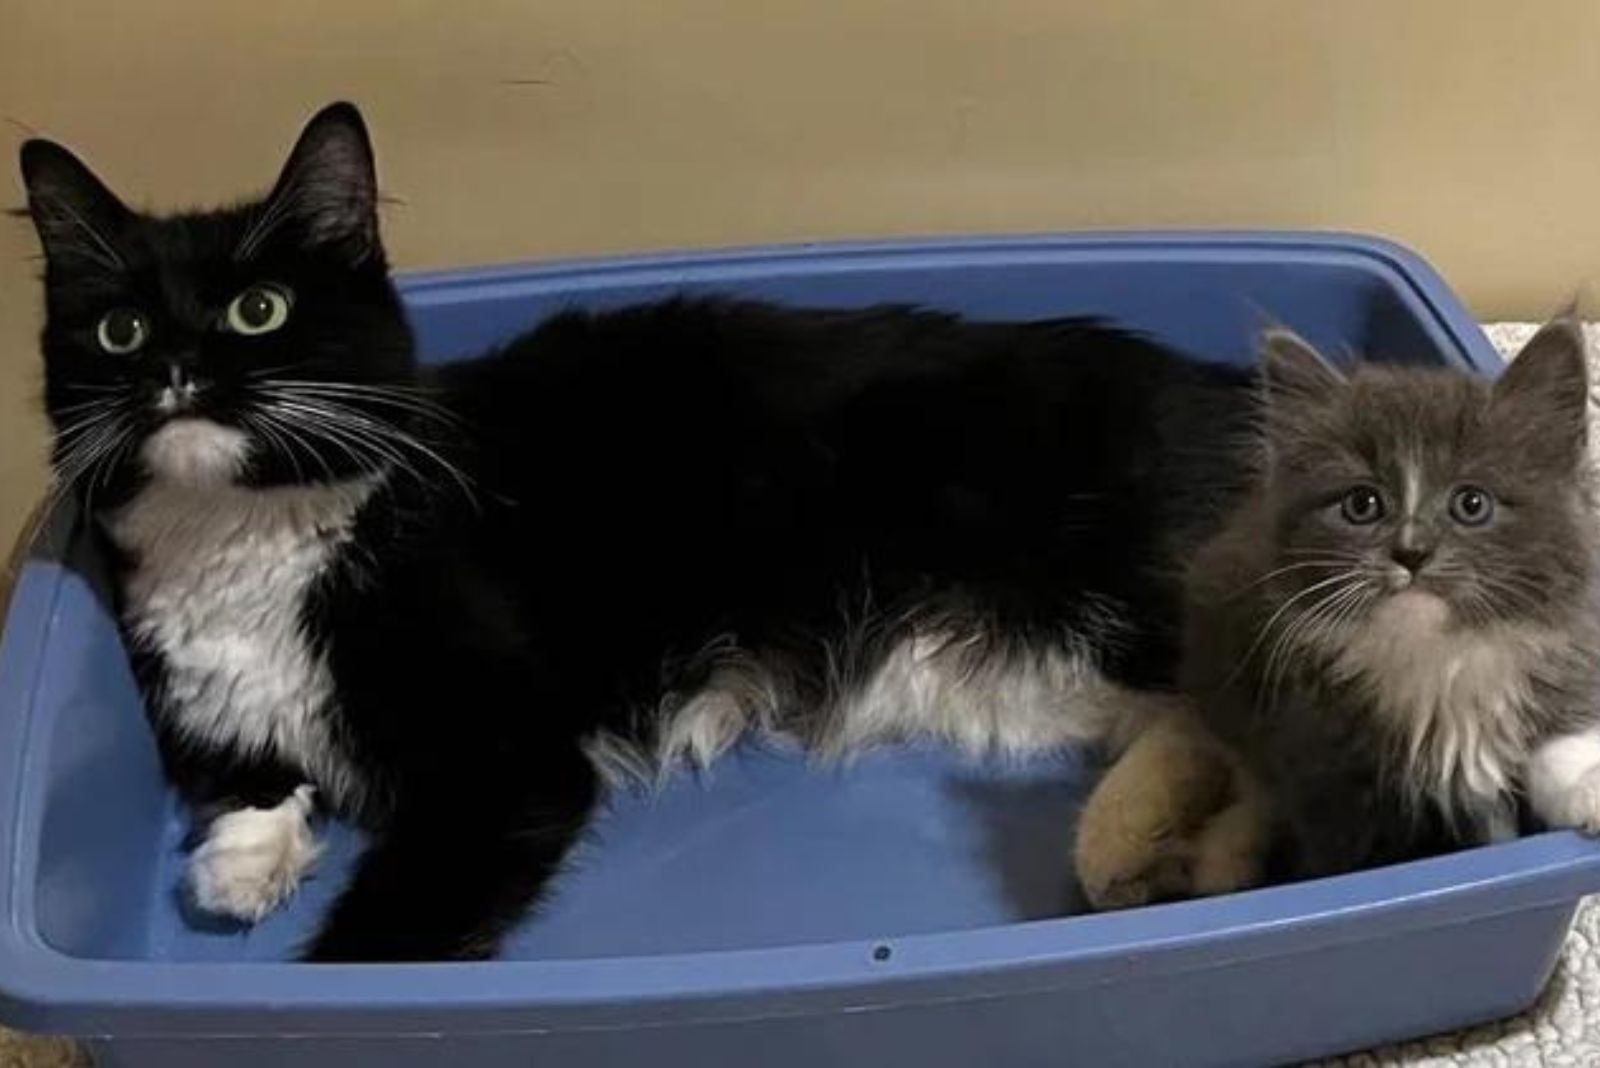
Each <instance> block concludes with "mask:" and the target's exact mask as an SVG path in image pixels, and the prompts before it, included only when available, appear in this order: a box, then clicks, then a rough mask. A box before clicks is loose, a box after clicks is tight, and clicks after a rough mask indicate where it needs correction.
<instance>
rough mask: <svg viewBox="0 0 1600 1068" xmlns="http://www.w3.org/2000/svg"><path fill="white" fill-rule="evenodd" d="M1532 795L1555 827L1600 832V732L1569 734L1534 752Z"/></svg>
mask: <svg viewBox="0 0 1600 1068" xmlns="http://www.w3.org/2000/svg"><path fill="white" fill-rule="evenodd" d="M1528 771H1529V774H1528V799H1529V800H1530V801H1531V802H1532V803H1533V809H1534V811H1535V812H1537V813H1538V815H1539V818H1540V819H1542V820H1544V822H1545V823H1547V824H1549V825H1550V826H1551V827H1567V828H1571V829H1573V830H1578V831H1582V832H1583V833H1585V834H1600V733H1590V732H1585V733H1582V734H1572V735H1567V736H1565V737H1562V738H1557V739H1555V740H1553V741H1551V742H1548V743H1546V744H1545V745H1543V746H1542V747H1540V749H1539V750H1538V751H1537V752H1535V753H1534V756H1533V761H1532V764H1531V765H1530V767H1529V769H1528Z"/></svg>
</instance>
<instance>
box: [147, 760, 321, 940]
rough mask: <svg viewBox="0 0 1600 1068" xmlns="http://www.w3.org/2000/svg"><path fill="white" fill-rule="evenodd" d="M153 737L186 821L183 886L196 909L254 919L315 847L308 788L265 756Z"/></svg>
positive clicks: (294, 885) (296, 877)
mask: <svg viewBox="0 0 1600 1068" xmlns="http://www.w3.org/2000/svg"><path fill="white" fill-rule="evenodd" d="M161 741H162V756H163V759H164V762H165V764H166V767H167V774H168V777H169V778H170V779H171V780H172V782H173V784H174V785H175V786H176V787H177V789H178V793H179V795H180V796H181V797H182V798H183V799H184V802H185V803H186V804H187V805H188V807H189V809H190V812H191V813H192V816H193V820H194V826H193V829H192V831H191V833H190V836H189V844H190V847H191V849H190V853H189V860H188V866H187V868H186V870H185V873H184V884H185V885H184V891H185V892H186V893H187V894H188V896H189V897H190V899H191V900H192V901H193V902H194V904H195V905H196V906H197V907H198V908H199V909H201V910H202V911H204V912H208V913H211V914H213V915H218V916H226V917H230V918H232V919H235V920H239V921H241V922H243V923H251V924H254V923H260V922H261V921H262V920H263V919H265V918H266V917H267V915H268V914H270V913H271V912H273V911H274V910H275V909H277V908H278V906H279V905H281V904H283V902H284V901H286V900H288V898H289V897H290V896H291V895H293V894H294V892H295V890H296V889H298V888H299V886H300V883H301V881H302V880H303V879H304V878H305V877H306V875H307V873H308V872H310V870H311V869H312V867H313V866H314V865H315V864H316V861H317V858H318V857H319V856H320V855H321V853H322V845H321V843H319V842H318V841H317V838H316V835H315V833H314V831H313V829H312V826H311V819H312V816H313V814H314V812H315V807H316V789H315V787H313V786H312V785H311V784H309V783H307V782H305V781H304V780H305V776H303V775H301V774H300V773H299V772H297V771H295V770H294V769H292V768H289V767H287V766H284V765H282V764H279V763H278V762H276V761H273V760H263V759H239V758H237V757H229V756H226V755H224V754H221V753H219V752H216V751H214V750H205V751H198V750H196V749H195V748H194V747H192V746H191V745H189V744H186V742H185V740H184V739H183V738H181V737H177V736H174V735H173V734H171V733H170V732H162V738H161Z"/></svg>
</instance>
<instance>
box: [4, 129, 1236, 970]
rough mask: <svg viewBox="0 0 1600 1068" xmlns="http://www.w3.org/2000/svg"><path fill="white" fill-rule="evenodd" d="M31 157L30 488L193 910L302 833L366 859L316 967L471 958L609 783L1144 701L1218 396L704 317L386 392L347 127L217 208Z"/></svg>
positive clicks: (398, 331)
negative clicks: (135, 683)
mask: <svg viewBox="0 0 1600 1068" xmlns="http://www.w3.org/2000/svg"><path fill="white" fill-rule="evenodd" d="M22 170H23V174H24V177H25V181H26V185H27V189H28V196H29V209H30V212H31V215H32V217H33V220H34V222H35V223H36V226H37V229H38V232H39V236H40V238H41V241H42V244H43V247H44V250H45V277H44V282H45V295H46V304H47V322H46V325H45V328H44V332H43V342H42V343H43V351H44V361H45V382H46V389H45V398H46V405H47V408H48V412H49V416H50V419H51V422H52V425H53V428H54V434H55V439H54V453H53V459H54V466H55V470H56V473H57V480H58V487H59V490H60V492H63V493H67V494H70V495H72V496H73V497H74V498H75V499H76V500H77V501H78V502H79V503H80V505H81V506H82V507H83V508H84V509H86V510H87V511H88V512H89V513H90V514H91V515H92V518H93V521H94V524H95V527H96V530H97V531H99V532H100V533H101V534H102V535H103V536H104V539H105V542H106V544H107V545H108V547H109V550H110V551H111V553H112V555H113V557H114V559H115V561H116V564H117V571H116V574H117V589H116V595H117V603H118V610H119V612H120V618H121V624H122V626H123V629H124V634H125V640H126V644H127V647H128V649H129V652H130V655H131V657H132V660H133V663H134V666H135V671H136V675H137V678H138V680H139V683H140V686H141V688H142V691H143V693H144V695H145V698H146V702H147V706H148V710H149V714H150V718H151V722H152V724H153V726H154V729H155V731H156V733H157V735H158V739H159V744H160V748H161V752H162V755H163V758H164V762H165V766H166V768H167V770H168V773H169V774H170V776H171V778H172V781H173V782H174V783H175V784H176V787H177V789H178V790H179V791H180V792H181V794H182V796H183V797H184V798H185V799H186V801H187V802H188V803H189V805H190V807H191V810H192V811H193V812H194V814H195V819H196V836H195V837H196V841H197V843H198V844H197V846H196V848H195V849H194V852H193V854H192V857H191V860H190V865H189V870H188V880H187V881H188V891H189V892H190V893H191V894H192V895H193V897H194V899H195V901H196V903H197V904H198V905H200V906H201V907H202V908H204V909H207V910H210V911H212V912H216V913H221V914H225V915H229V916H233V917H236V918H238V919H241V920H244V921H255V920H259V919H260V918H261V917H263V916H265V915H266V914H267V913H268V912H270V911H271V910H272V909H273V908H275V907H276V906H277V905H278V904H280V903H281V902H282V901H283V900H284V899H285V898H286V897H287V896H288V895H290V894H291V893H293V892H294V890H295V888H296V886H297V884H298V883H299V881H300V880H301V878H302V877H303V876H304V875H305V874H306V872H307V871H308V870H309V868H310V867H311V866H312V865H313V864H314V863H315V860H316V857H317V853H318V844H317V841H316V835H315V831H314V828H313V825H312V823H311V822H310V817H311V816H312V814H313V813H314V812H315V811H316V810H318V809H319V808H321V809H323V810H325V811H327V812H330V813H332V814H334V815H336V816H338V817H341V818H345V819H349V820H352V821H355V822H357V823H359V824H361V825H362V826H364V827H366V828H367V829H368V830H369V831H370V832H371V835H372V845H371V846H370V848H369V850H368V852H367V853H366V855H365V856H364V857H363V858H362V859H361V861H360V863H359V865H358V868H357V870H356V873H355V875H354V876H353V879H352V881H351V883H350V885H349V886H348V887H347V888H346V889H345V890H344V892H343V895H342V896H341V897H340V898H339V900H338V902H337V903H336V904H335V906H334V907H333V909H332V910H331V913H330V915H329V916H327V917H326V919H325V921H324V924H323V926H322V928H321V931H320V933H319V934H318V935H317V936H316V937H315V939H314V941H312V943H311V944H310V945H309V946H308V947H307V950H306V953H307V956H308V957H309V958H310V959H315V960H423V959H452V958H454V959H461V958H478V957H484V956H488V955H492V954H493V953H494V951H495V949H496V946H497V944H498V942H499V940H500V938H501V936H502V935H503V934H504V933H505V931H506V930H507V928H508V927H510V926H511V925H512V924H514V923H516V922H517V921H518V920H519V919H520V918H521V917H522V916H523V915H524V914H525V912H526V911H527V910H528V908H529V907H530V905H532V904H533V903H534V902H535V901H536V900H537V897H538V895H539V893H540V891H541V888H542V887H543V886H544V885H545V883H546V882H547V881H548V879H549V878H550V877H551V875H552V873H553V872H554V871H555V870H556V869H557V868H558V866H559V865H560V864H561V862H562V859H563V857H564V856H565V855H566V853H567V851H568V849H569V847H571V846H572V844H573V842H574V841H575V839H576V838H577V837H578V836H579V835H580V834H581V833H582V831H583V828H584V825H585V821H586V820H587V819H588V818H589V816H590V813H591V810H592V809H593V808H594V806H595V804H596V802H597V800H598V799H599V798H600V796H601V794H602V790H603V789H605V788H606V783H607V782H608V781H615V780H617V779H618V778H639V777H644V778H647V779H648V778H652V777H654V776H656V775H658V774H659V773H660V771H661V769H664V768H670V767H672V766H673V765H675V764H679V763H682V762H686V761H687V762H690V763H693V764H705V763H707V762H709V761H712V760H714V759H715V758H716V757H717V756H718V754H720V753H722V752H723V751H724V750H726V749H727V748H728V747H729V746H730V745H732V744H733V743H734V742H735V741H736V740H737V739H738V738H739V737H740V736H741V735H742V734H744V733H745V732H747V731H751V730H757V731H771V732H782V733H785V734H787V735H790V736H793V737H796V738H798V739H800V740H801V741H803V742H805V743H806V744H808V745H810V746H812V747H814V748H815V749H816V750H818V751H820V752H823V753H826V754H840V753H844V752H848V751H850V750H853V749H858V748H860V747H862V746H866V745H871V744H874V743H879V742H884V741H890V740H895V739H900V738H906V737H910V736H932V737H936V738H940V739H945V740H948V741H950V742H952V743H954V744H958V745H960V746H963V747H965V748H967V749H970V750H975V751H982V752H990V753H999V754H1021V753H1025V752H1028V751H1033V750H1038V749H1042V748H1048V747H1052V746H1057V745H1061V744H1065V743H1069V742H1076V741H1082V740H1092V739H1097V738H1103V737H1106V736H1107V735H1108V734H1110V733H1114V732H1115V731H1117V730H1118V729H1119V725H1121V724H1124V723H1126V722H1128V721H1129V720H1130V718H1131V717H1134V716H1135V713H1136V711H1137V709H1138V708H1140V707H1141V706H1142V703H1143V702H1142V700H1141V698H1139V697H1138V696H1136V695H1133V696H1130V695H1132V694H1133V693H1134V691H1146V690H1148V689H1150V688H1159V687H1161V686H1164V685H1167V684H1170V683H1171V681H1172V675H1173V673H1174V670H1175V666H1174V665H1175V659H1176V653H1175V647H1176V641H1177V634H1178V631H1179V603H1178V588H1177V585H1178V584H1177V579H1176V576H1177V571H1178V569H1177V567H1176V566H1175V564H1174V561H1175V560H1178V559H1181V558H1182V557H1183V555H1184V554H1185V552H1186V550H1187V547H1189V546H1192V545H1193V544H1195V543H1196V542H1197V540H1198V539H1199V538H1201V537H1202V536H1204V535H1205V534H1206V533H1208V532H1209V531H1210V530H1211V529H1212V527H1214V525H1215V522H1216V517H1217V515H1218V513H1219V509H1220V507H1221V503H1222V502H1223V501H1224V500H1225V499H1226V497H1227V495H1228V492H1229V487H1231V486H1233V485H1234V483H1235V482H1236V481H1237V480H1238V479H1239V478H1240V477H1241V473H1240V472H1238V471H1237V470H1236V468H1237V466H1238V464H1237V461H1236V459H1235V457H1236V450H1235V449H1234V448H1233V445H1234V443H1235V441H1236V440H1237V439H1238V438H1239V437H1241V436H1242V435H1245V434H1247V433H1248V423H1249V413H1248V407H1249V406H1248V404H1246V403H1245V399H1246V397H1247V395H1248V389H1249V386H1248V381H1247V379H1246V378H1245V377H1244V376H1242V375H1241V374H1240V373H1238V372H1234V371H1229V370H1226V369H1223V368H1218V367H1210V366H1205V365H1202V364H1199V363H1195V362H1192V361H1189V360H1186V359H1184V358H1182V357H1180V356H1178V355H1176V354H1174V353H1172V352H1170V351H1167V350H1166V349H1164V348H1162V347H1161V346H1159V345H1157V344H1156V343H1154V342H1152V341H1150V340H1147V339H1144V338H1141V337H1139V336H1137V335H1134V334H1131V333H1126V332H1122V331H1119V330H1117V329H1113V328H1111V327H1109V326H1105V325H1101V324H1098V323H1096V322H1094V321H1091V320H1086V319H1058V320H1052V321H1045V322H1030V323H1014V324H1000V323H977V322H968V321H963V320H962V319H960V318H958V317H955V316H951V315H946V314H940V313H936V312H931V311H925V310H918V309H915V308H909V307H879V308H873V309H870V310H865V311H829V310H800V309H791V308H783V307H777V306H772V305H768V304H763V303H756V302H749V301H740V300H733V299H719V298H706V297H695V298H689V297H685V298H683V299H674V300H668V301H664V302H660V303H653V304H648V305H641V306H636V307H631V308H625V309H622V310H618V311H611V312H605V313H584V312H570V313H566V314H561V315H558V316H556V317H555V318H553V319H550V320H548V321H546V322H544V323H542V324H540V325H537V326H534V327H533V329H531V330H530V331H529V332H528V333H526V334H524V335H522V336H521V337H518V338H516V339H514V340H512V341H510V342H509V343H508V344H506V345H505V346H504V347H503V348H501V349H499V350H497V351H494V352H489V353H485V354H483V355H482V357H481V358H479V359H476V360H471V361H466V362H462V363H458V364H454V365H450V366H447V367H442V368H437V369H435V368H421V367H419V366H418V364H417V362H416V359H415V355H414V352H413V343H412V335H411V332H410V330H409V328H408V326H407V322H406V317H405V313H404V310H403V308H402V306H401V303H400V300H399V299H398V297H397V295H396V291H395V289H394V286H393V284H392V283H391V281H390V278H389V274H388V268H387V263H386V260H385V255H384V250H383V246H382V244H381V242H380V240H379V233H378V218H377V212H376V206H377V193H376V183H375V177H374V166H373V157H372V152H371V147H370V144H369V141H368V137H367V133H366V130H365V127H364V126H363V124H362V121H361V118H360V116H359V115H358V113H357V111H356V109H355V108H353V107H351V106H350V105H348V104H335V105H333V106H331V107H329V108H327V109H325V110H324V111H322V112H321V113H319V114H318V115H317V116H316V117H315V118H314V119H313V120H312V121H311V122H310V124H309V125H308V126H307V127H306V129H305V131H304V132H303V134H302V135H301V137H300V139H299V141H298V143H297V144H296V146H295V147H294V149H293V152H292V153H291V155H290V156H289V159H288V162H287V163H286V165H285V166H284V168H283V171H282V173H281V175H280V176H279V178H278V179H277V182H276V184H275V185H274V186H273V187H272V189H271V191H270V192H269V193H268V194H267V195H266V196H265V197H263V198H261V199H258V200H252V201H249V202H246V203H243V204H240V205H238V206H234V207H229V208H224V209H222V210H216V211H203V212H191V213H183V214H173V215H149V214H144V213H141V212H138V211H134V210H132V209H130V208H128V207H126V206H125V205H124V204H123V203H121V202H120V201H119V200H118V199H117V197H116V196H114V195H113V194H112V193H111V192H110V191H109V190H108V189H107V188H106V187H105V186H104V185H102V184H101V183H100V181H99V180H97V179H96V178H95V177H94V175H93V174H91V172H90V171H89V170H88V169H87V168H86V167H85V166H84V165H83V164H82V163H81V162H79V161H78V160H77V159H76V158H75V157H74V156H73V155H71V154H70V153H69V152H68V151H66V150H65V149H63V148H61V147H59V146H57V145H55V144H52V143H50V142H46V141H38V140H36V141H30V142H29V143H27V144H26V145H24V146H23V149H22ZM530 326H533V324H530ZM640 892H641V893H648V892H649V888H648V887H641V888H640Z"/></svg>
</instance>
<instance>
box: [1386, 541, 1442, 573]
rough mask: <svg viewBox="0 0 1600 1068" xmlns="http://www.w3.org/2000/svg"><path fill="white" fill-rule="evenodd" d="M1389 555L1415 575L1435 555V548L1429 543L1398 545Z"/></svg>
mask: <svg viewBox="0 0 1600 1068" xmlns="http://www.w3.org/2000/svg"><path fill="white" fill-rule="evenodd" d="M1389 555H1390V556H1391V557H1393V558H1394V562H1395V563H1397V564H1399V565H1400V566H1401V567H1403V568H1405V569H1406V570H1407V571H1409V572H1411V573H1412V574H1413V575H1415V574H1416V573H1417V572H1418V571H1421V570H1422V567H1423V565H1424V564H1426V563H1427V562H1428V559H1429V558H1430V557H1432V556H1433V549H1432V548H1431V547H1430V546H1427V545H1396V546H1395V547H1394V548H1393V549H1390V550H1389Z"/></svg>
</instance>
